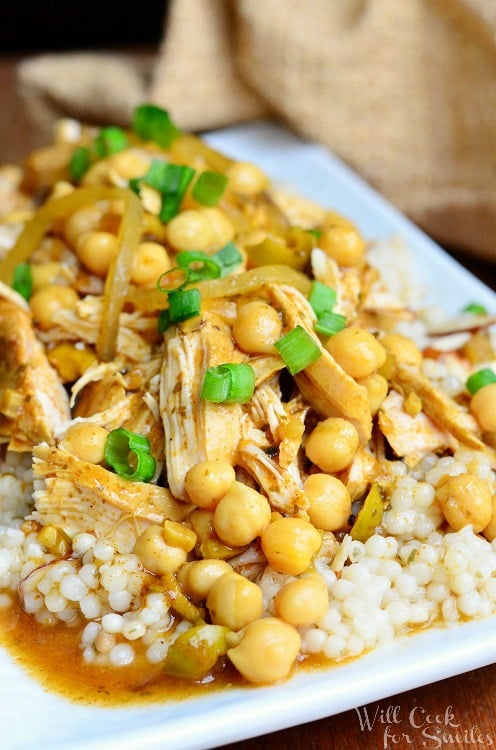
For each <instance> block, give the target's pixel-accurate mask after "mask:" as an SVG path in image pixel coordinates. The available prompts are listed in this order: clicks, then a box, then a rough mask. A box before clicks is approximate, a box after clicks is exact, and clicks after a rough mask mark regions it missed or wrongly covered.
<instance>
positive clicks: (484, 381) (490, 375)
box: [465, 367, 496, 395]
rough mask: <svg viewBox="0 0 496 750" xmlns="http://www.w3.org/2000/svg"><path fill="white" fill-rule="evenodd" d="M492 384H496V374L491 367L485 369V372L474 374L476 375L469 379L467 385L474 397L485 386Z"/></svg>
mask: <svg viewBox="0 0 496 750" xmlns="http://www.w3.org/2000/svg"><path fill="white" fill-rule="evenodd" d="M491 383H496V373H495V372H494V371H493V370H491V369H490V368H489V367H484V369H483V370H479V371H478V372H474V374H473V375H471V376H470V377H469V378H468V379H467V382H466V383H465V385H466V387H467V390H468V391H469V392H470V393H471V394H472V395H474V393H477V391H480V389H481V388H484V386H485V385H491Z"/></svg>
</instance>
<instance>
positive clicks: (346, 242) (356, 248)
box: [319, 225, 365, 266]
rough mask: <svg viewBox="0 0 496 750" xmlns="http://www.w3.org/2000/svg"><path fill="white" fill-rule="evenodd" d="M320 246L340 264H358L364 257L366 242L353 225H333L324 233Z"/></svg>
mask: <svg viewBox="0 0 496 750" xmlns="http://www.w3.org/2000/svg"><path fill="white" fill-rule="evenodd" d="M319 247H320V248H321V249H322V250H323V251H324V252H325V254H326V255H328V256H329V257H330V258H333V259H334V260H335V261H336V263H338V265H340V266H356V265H357V264H358V263H360V261H361V260H362V258H363V254H364V252H365V243H364V241H363V239H362V238H361V237H360V234H359V233H358V231H357V230H356V229H355V228H354V227H351V226H345V225H342V226H333V227H331V228H330V229H327V230H326V231H325V232H323V233H322V235H321V237H320V239H319Z"/></svg>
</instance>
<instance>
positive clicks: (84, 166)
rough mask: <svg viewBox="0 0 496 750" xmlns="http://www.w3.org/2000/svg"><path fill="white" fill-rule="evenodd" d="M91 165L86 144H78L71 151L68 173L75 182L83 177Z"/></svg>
mask: <svg viewBox="0 0 496 750" xmlns="http://www.w3.org/2000/svg"><path fill="white" fill-rule="evenodd" d="M90 166H91V153H90V150H89V148H86V146H80V147H79V148H77V149H76V150H75V151H73V153H72V156H71V160H70V162H69V174H70V176H71V179H73V180H74V181H75V182H79V180H80V179H81V178H82V177H84V175H85V174H86V172H87V171H88V169H89V168H90Z"/></svg>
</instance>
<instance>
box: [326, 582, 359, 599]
mask: <svg viewBox="0 0 496 750" xmlns="http://www.w3.org/2000/svg"><path fill="white" fill-rule="evenodd" d="M354 589H355V586H354V584H353V583H351V581H346V580H345V579H343V578H339V579H338V580H337V581H336V583H334V584H333V586H332V588H331V594H332V596H334V597H335V598H336V599H339V600H340V601H344V600H345V599H347V598H348V597H349V596H350V595H351V594H352V593H353V591H354Z"/></svg>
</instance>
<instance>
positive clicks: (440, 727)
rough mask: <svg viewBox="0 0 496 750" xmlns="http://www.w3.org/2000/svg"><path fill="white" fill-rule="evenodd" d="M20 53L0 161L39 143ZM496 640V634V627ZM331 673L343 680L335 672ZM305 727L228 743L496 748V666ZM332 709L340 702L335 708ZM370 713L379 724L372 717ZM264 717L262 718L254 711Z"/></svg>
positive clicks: (318, 749) (0, 101)
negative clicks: (25, 99)
mask: <svg viewBox="0 0 496 750" xmlns="http://www.w3.org/2000/svg"><path fill="white" fill-rule="evenodd" d="M15 62H16V58H15V57H13V56H11V57H3V58H2V57H0V111H1V112H2V117H1V118H0V163H4V162H5V161H6V160H12V159H14V158H19V157H20V156H21V155H22V154H24V153H27V151H28V150H29V148H30V146H31V143H32V141H31V137H30V133H29V131H28V128H27V124H26V121H25V119H24V118H23V116H22V115H21V113H20V111H19V105H18V103H17V102H16V97H15V74H14V66H15ZM453 254H454V255H455V257H457V258H458V260H459V261H460V262H461V263H463V264H464V265H465V266H466V267H468V268H469V269H470V270H471V271H472V272H473V273H475V274H476V275H477V276H479V278H481V279H482V280H483V281H485V283H486V284H488V286H491V287H492V288H496V270H495V264H494V263H493V264H492V265H488V264H484V263H481V262H478V261H477V260H474V259H473V258H467V257H464V256H463V255H461V254H458V253H453ZM495 638H496V633H495ZM329 679H339V677H338V676H332V675H330V677H329ZM365 709H366V714H365V711H364V708H363V707H362V708H361V710H360V712H359V711H358V710H356V709H353V710H351V711H347V712H346V713H341V714H339V715H336V716H331V717H329V718H325V719H321V720H320V721H314V722H311V723H309V724H304V725H301V726H298V727H292V728H289V729H285V730H282V731H279V732H274V733H271V734H267V735H264V736H262V737H257V738H254V739H251V740H245V741H241V742H236V743H234V744H231V745H226V746H225V747H226V748H229V749H230V750H269V749H270V750H334V749H335V750H375V749H377V750H380V749H381V748H384V750H387V749H389V748H396V749H397V750H420V749H421V748H422V749H424V748H425V749H429V748H442V747H449V748H452V750H466V748H472V749H474V750H475V749H476V748H487V747H493V746H496V665H493V666H489V667H486V668H484V669H477V670H474V671H472V672H469V673H467V674H462V675H460V676H458V677H453V678H451V679H448V680H443V681H442V682H437V683H435V684H433V685H429V686H426V687H421V688H418V689H416V690H410V691H408V692H406V693H402V694H401V695H393V696H391V697H389V698H386V699H384V700H381V701H378V702H376V703H371V704H369V705H367V706H366V707H365ZM329 712H330V713H332V706H329ZM366 716H367V717H368V720H369V722H370V726H371V728H370V729H369V728H368V726H367V723H366V720H365V717H366ZM253 719H254V723H256V717H253Z"/></svg>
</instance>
